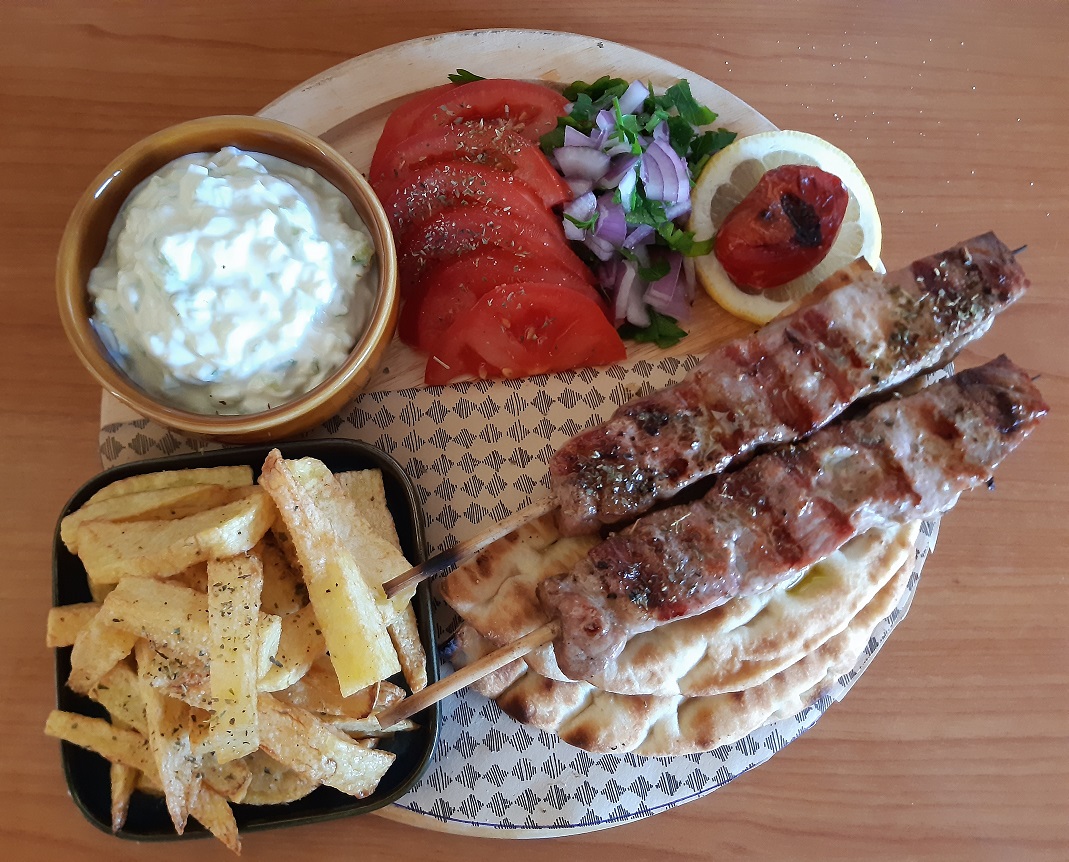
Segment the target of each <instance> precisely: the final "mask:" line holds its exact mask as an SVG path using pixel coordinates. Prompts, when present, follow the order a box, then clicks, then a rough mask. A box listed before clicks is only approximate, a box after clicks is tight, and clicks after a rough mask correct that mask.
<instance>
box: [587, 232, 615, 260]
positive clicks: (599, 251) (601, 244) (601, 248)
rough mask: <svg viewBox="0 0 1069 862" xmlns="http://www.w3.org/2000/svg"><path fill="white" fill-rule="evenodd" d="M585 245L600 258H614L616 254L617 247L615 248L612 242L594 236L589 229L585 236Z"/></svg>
mask: <svg viewBox="0 0 1069 862" xmlns="http://www.w3.org/2000/svg"><path fill="white" fill-rule="evenodd" d="M583 245H585V246H586V247H587V248H589V249H590V250H591V251H592V252H594V256H595V257H597V259H598V260H612V257H613V255H614V254H616V249H615V248H613V246H612V243H610V242H606V241H605V240H603V239H601V238H600V237H597V236H594V234H592V233H590V231H587V232H586V235H585V236H584V237H583Z"/></svg>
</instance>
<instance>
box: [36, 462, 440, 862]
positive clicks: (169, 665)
mask: <svg viewBox="0 0 1069 862" xmlns="http://www.w3.org/2000/svg"><path fill="white" fill-rule="evenodd" d="M251 482H252V473H251V471H249V470H248V469H247V468H240V469H230V468H209V469H203V470H202V469H196V470H184V471H172V472H170V473H163V474H150V475H147V476H135V477H131V478H130V479H124V480H120V481H119V482H116V483H113V484H112V485H109V486H107V487H106V488H104V489H103V490H102V491H100V492H98V493H97V494H95V495H94V496H93V497H91V498H90V501H89V502H88V503H86V504H85V505H84V506H83V507H82V508H81V509H79V510H77V511H75V512H74V513H72V514H71V515H68V516H67V518H66V519H64V522H63V525H62V527H61V537H62V538H63V540H64V541H65V542H66V544H67V545H68V547H69V548H70V549H71V550H72V551H73V552H75V553H77V554H78V555H79V557H80V559H81V560H82V562H83V563H84V565H85V567H86V571H87V575H88V576H89V587H90V591H91V593H92V594H93V595H94V597H96V598H97V601H96V602H86V603H82V604H77V605H70V606H67V607H63V608H55V609H53V610H52V611H51V612H50V613H49V617H48V626H47V631H46V643H47V644H48V645H49V646H51V647H67V646H70V647H72V649H71V675H70V679H69V681H68V684H69V686H70V687H71V688H72V689H74V690H75V691H76V692H79V693H81V694H84V695H87V696H88V697H89V698H91V699H92V700H94V701H96V702H97V703H99V704H100V705H101V706H103V707H104V708H105V709H106V710H107V712H108V714H109V716H110V723H108V722H107V721H103V720H100V719H95V718H86V717H83V716H78V715H75V714H73V713H65V712H59V711H55V712H53V713H52V715H50V716H49V719H48V722H47V724H46V733H48V734H49V735H51V736H56V737H58V738H60V739H64V740H66V741H68V742H71V743H73V744H75V745H80V746H82V747H84V748H88V749H90V750H92V751H95V752H97V753H98V754H100V755H101V756H103V757H104V758H106V759H107V760H108V761H109V763H110V768H109V774H110V777H111V826H112V829H113V830H115V831H119V830H121V829H123V827H124V825H125V822H126V817H127V814H128V812H129V810H130V799H131V795H132V793H133V792H135V790H136V791H138V792H145V793H150V794H154V795H157V796H162V797H163V798H164V801H165V803H166V808H167V811H168V814H169V815H170V817H171V819H172V821H173V823H174V827H175V829H176V830H177V831H178V832H179V833H181V832H182V831H183V829H184V828H185V825H186V822H187V819H188V818H189V817H193V818H194V819H196V820H197V821H199V822H200V823H201V824H203V825H204V826H205V827H206V828H207V829H208V830H209V831H211V832H212V833H213V834H214V835H215V836H216V837H218V838H219V839H220V840H221V841H222V842H223V843H224V844H225V845H226V846H227V847H229V848H230V849H231V850H233V851H234V852H239V851H240V839H239V836H238V831H237V821H236V820H235V817H234V813H233V811H232V809H231V805H232V804H248V805H271V804H283V803H286V802H291V801H294V800H296V799H300V798H301V797H303V796H306V795H307V794H309V793H310V792H312V791H313V790H315V789H316V788H317V787H320V786H324V785H325V786H330V787H334V788H336V789H338V790H341V791H343V792H345V793H348V794H350V795H352V796H355V797H357V798H363V797H366V796H367V795H368V794H370V793H372V792H374V790H375V788H376V787H377V786H378V784H379V782H380V781H381V779H382V777H383V775H384V774H385V772H386V770H387V769H389V767H390V765H391V763H393V761H394V755H393V754H391V753H389V752H387V751H383V750H381V749H379V748H378V747H377V745H378V740H380V739H381V738H383V737H387V736H390V735H393V734H395V733H400V732H403V731H406V730H411V729H412V728H414V727H415V725H414V724H413V723H412V722H410V721H406V722H401V723H399V724H397V725H395V726H393V727H389V728H385V729H383V728H382V727H381V726H380V724H379V721H378V719H377V718H376V713H377V712H379V711H381V710H383V709H385V708H386V707H387V706H389V705H390V704H392V703H395V702H396V701H398V700H400V699H403V698H404V696H405V692H404V690H403V689H402V688H400V687H399V686H397V685H395V684H394V683H392V682H389V681H388V680H387V677H390V676H392V675H394V674H396V673H398V671H399V670H400V669H403V671H404V674H405V678H406V681H407V682H408V684H409V688H411V689H412V690H416V689H417V688H419V687H422V686H423V685H425V684H426V655H425V653H424V651H423V645H422V643H420V640H419V633H418V629H417V627H416V620H415V613H414V610H413V608H412V606H411V604H409V603H408V602H405V601H391V600H388V599H386V597H385V594H384V593H383V591H382V588H381V582H382V580H383V579H384V578H385V577H387V576H389V575H390V574H391V573H393V572H394V571H395V570H397V569H401V570H403V569H407V568H408V563H407V561H405V559H404V557H403V555H402V554H401V551H400V546H399V542H398V537H397V532H396V528H395V526H394V524H393V520H392V518H391V516H390V513H389V510H388V509H387V508H386V505H385V491H384V487H383V483H382V476H381V474H380V473H379V472H378V471H360V472H358V473H353V474H350V475H349V476H348V477H346V480H345V483H346V484H345V486H344V487H343V486H342V484H340V483H339V482H338V481H337V480H336V479H335V478H334V476H333V475H332V474H331V473H330V471H329V470H328V469H327V468H326V467H325V466H324V465H323V464H322V463H321V462H318V461H314V460H311V459H304V460H302V461H298V462H289V461H283V460H282V459H281V458H280V457H278V453H277V452H275V453H272V456H271V457H270V458H269V459H268V461H267V462H266V463H265V465H264V477H263V480H262V485H263V487H257V486H254V485H252V484H251ZM265 489H267V490H269V491H270V492H271V493H270V494H268V493H267V492H266V491H265ZM276 499H278V500H280V501H282V503H283V506H284V507H286V511H283V512H281V513H280V511H279V508H278V507H277V506H276V503H275V500H276ZM272 527H273V529H272ZM269 531H271V532H269ZM272 533H276V534H278V536H279V538H278V541H277V542H276V537H275V536H274V535H272ZM328 647H329V648H330V651H329V653H328Z"/></svg>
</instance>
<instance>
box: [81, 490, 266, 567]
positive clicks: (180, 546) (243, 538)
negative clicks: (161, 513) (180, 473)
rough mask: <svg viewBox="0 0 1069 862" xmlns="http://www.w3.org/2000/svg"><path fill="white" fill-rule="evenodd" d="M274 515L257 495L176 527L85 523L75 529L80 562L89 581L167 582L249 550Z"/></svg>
mask: <svg viewBox="0 0 1069 862" xmlns="http://www.w3.org/2000/svg"><path fill="white" fill-rule="evenodd" d="M274 518H275V512H274V507H273V505H272V504H271V501H270V498H268V497H267V496H266V495H264V494H261V493H256V494H252V495H250V496H248V497H245V498H244V499H241V500H237V501H235V502H233V503H227V504H226V505H225V506H217V507H215V508H213V509H208V510H206V511H202V512H198V513H197V514H195V515H189V516H187V517H185V518H178V519H177V520H174V521H160V520H153V521H127V522H122V523H112V522H111V521H86V522H84V523H82V524H81V525H80V526H79V527H78V532H77V542H78V556H79V557H80V558H81V561H82V564H83V565H84V566H85V570H86V574H88V576H89V579H90V581H93V582H95V583H98V584H107V583H117V582H118V581H120V580H122V579H124V578H130V577H142V578H146V577H150V578H166V577H170V576H171V575H176V574H178V573H179V572H181V571H182V570H183V569H185V568H187V567H188V566H192V565H194V564H195V563H201V562H205V561H206V560H210V559H212V558H214V557H229V556H233V555H235V554H242V553H245V552H246V551H248V550H249V549H251V548H252V547H253V546H254V545H255V544H256V543H257V542H258V541H260V538H261V537H262V536H263V535H264V533H266V532H267V530H268V528H269V527H270V526H271V523H272V521H274Z"/></svg>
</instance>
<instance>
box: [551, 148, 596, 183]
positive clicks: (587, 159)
mask: <svg viewBox="0 0 1069 862" xmlns="http://www.w3.org/2000/svg"><path fill="white" fill-rule="evenodd" d="M553 155H554V156H555V157H556V159H557V164H558V165H559V166H560V170H561V173H562V174H564V175H565V176H566V177H581V178H582V179H587V180H596V179H599V178H601V177H602V176H604V175H605V172H606V171H607V170H608V169H609V161H610V159H609V156H608V155H607V154H606V153H603V152H602V151H601V150H595V149H592V148H590V147H558V148H557V150H556V151H555V152H554V153H553Z"/></svg>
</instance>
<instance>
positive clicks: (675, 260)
mask: <svg viewBox="0 0 1069 862" xmlns="http://www.w3.org/2000/svg"><path fill="white" fill-rule="evenodd" d="M667 260H668V263H669V266H670V267H671V268H670V269H669V270H668V274H667V275H666V276H664V277H663V278H659V279H657V281H655V282H653V283H652V284H650V286H649V287H647V288H646V293H645V295H644V297H643V299H644V300H645V302H646V304H647V305H649V307H650V308H652V309H654V310H655V311H658V312H660V313H661V314H666V315H668V316H669V317H674V318H675V319H676V320H686V319H687V317H689V315H690V302H689V300H688V299H687V287H686V279H685V278H680V277H679V276H680V270H681V268H682V265H683V255H681V254H679V253H678V252H670V253H669V254H668V255H667Z"/></svg>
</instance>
